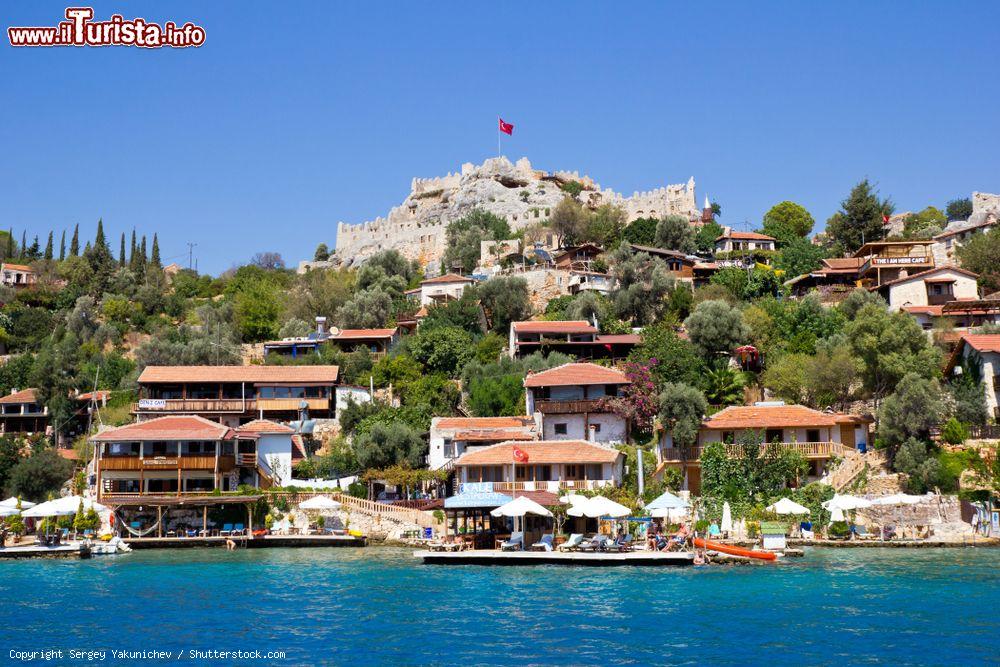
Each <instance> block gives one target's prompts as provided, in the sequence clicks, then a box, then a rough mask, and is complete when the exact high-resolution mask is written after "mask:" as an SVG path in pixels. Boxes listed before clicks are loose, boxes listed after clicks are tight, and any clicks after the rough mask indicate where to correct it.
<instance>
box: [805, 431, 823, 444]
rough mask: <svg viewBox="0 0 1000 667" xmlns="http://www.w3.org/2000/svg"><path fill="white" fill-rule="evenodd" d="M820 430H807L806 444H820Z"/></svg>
mask: <svg viewBox="0 0 1000 667" xmlns="http://www.w3.org/2000/svg"><path fill="white" fill-rule="evenodd" d="M819 441H820V439H819V429H818V428H810V429H807V430H806V442H819Z"/></svg>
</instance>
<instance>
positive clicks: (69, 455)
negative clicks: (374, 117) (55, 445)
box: [56, 447, 80, 461]
mask: <svg viewBox="0 0 1000 667" xmlns="http://www.w3.org/2000/svg"><path fill="white" fill-rule="evenodd" d="M56 454H58V455H59V456H61V457H63V458H64V459H66V460H67V461H79V460H80V455H79V454H77V453H76V450H75V449H63V448H61V447H60V448H59V449H57V450H56Z"/></svg>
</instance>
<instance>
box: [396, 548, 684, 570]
mask: <svg viewBox="0 0 1000 667" xmlns="http://www.w3.org/2000/svg"><path fill="white" fill-rule="evenodd" d="M413 557H414V558H417V559H420V560H421V561H422V562H423V563H424V564H427V565H588V566H598V567H601V566H604V567H606V566H620V565H659V566H662V565H673V566H684V565H692V564H693V563H694V554H693V553H685V552H662V551H629V552H625V553H607V552H582V551H566V552H563V551H492V550H485V549H484V550H471V551H414V552H413Z"/></svg>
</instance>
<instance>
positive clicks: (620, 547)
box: [604, 535, 632, 552]
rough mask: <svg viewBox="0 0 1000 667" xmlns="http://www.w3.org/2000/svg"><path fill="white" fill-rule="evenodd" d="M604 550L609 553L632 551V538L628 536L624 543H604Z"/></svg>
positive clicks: (610, 541)
mask: <svg viewBox="0 0 1000 667" xmlns="http://www.w3.org/2000/svg"><path fill="white" fill-rule="evenodd" d="M604 548H605V549H606V550H608V551H619V552H623V551H632V536H631V535H626V536H625V539H624V540H623V541H622V542H620V543H619V542H616V541H612V540H609V541H607V542H605V543H604Z"/></svg>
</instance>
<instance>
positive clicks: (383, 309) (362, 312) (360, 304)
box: [336, 287, 392, 329]
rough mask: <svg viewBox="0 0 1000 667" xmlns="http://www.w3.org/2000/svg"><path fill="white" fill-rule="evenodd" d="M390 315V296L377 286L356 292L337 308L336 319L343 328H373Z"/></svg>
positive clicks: (379, 325)
mask: <svg viewBox="0 0 1000 667" xmlns="http://www.w3.org/2000/svg"><path fill="white" fill-rule="evenodd" d="M391 317H392V297H391V296H389V295H388V294H386V293H385V292H384V291H382V290H381V289H379V288H377V287H376V288H373V289H370V290H363V291H361V292H358V293H357V294H355V295H354V297H353V298H351V299H350V300H349V301H347V302H346V303H344V305H342V306H341V307H340V308H339V309H338V310H337V315H336V320H337V322H338V324H339V325H340V326H341V327H342V328H344V329H375V328H379V327H384V326H386V325H387V324H388V323H389V321H390V319H391Z"/></svg>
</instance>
